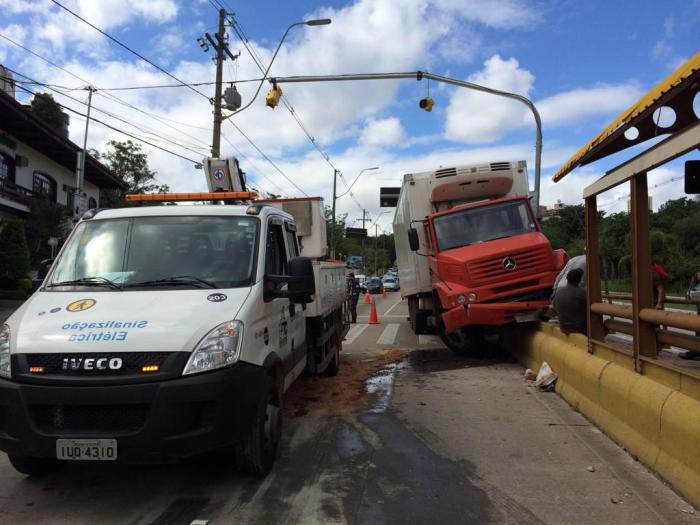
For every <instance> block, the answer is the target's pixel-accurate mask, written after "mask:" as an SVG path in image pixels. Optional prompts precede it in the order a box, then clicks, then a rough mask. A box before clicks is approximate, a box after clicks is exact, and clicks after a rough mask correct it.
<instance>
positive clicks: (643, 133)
mask: <svg viewBox="0 0 700 525" xmlns="http://www.w3.org/2000/svg"><path fill="white" fill-rule="evenodd" d="M699 90H700V52H698V53H696V54H695V55H694V56H693V57H692V58H691V59H690V60H688V61H687V62H686V63H685V64H683V65H682V66H680V67H679V68H678V69H676V70H675V71H674V72H673V73H671V74H670V75H669V76H667V77H666V78H665V79H663V80H662V81H661V82H659V83H658V84H657V85H656V86H654V87H653V88H652V89H651V90H650V91H649V92H648V93H647V94H646V95H644V96H643V97H642V98H640V99H639V100H638V101H637V102H635V103H634V104H632V105H631V106H630V107H629V108H627V109H626V110H625V111H623V112H622V114H621V115H620V116H619V117H617V118H616V119H615V120H614V121H613V122H612V123H611V124H610V125H609V126H608V127H607V128H605V129H604V130H603V131H601V132H600V133H599V134H598V135H596V136H595V137H594V138H593V139H591V140H590V141H589V142H587V143H586V144H585V145H584V146H583V147H582V148H581V149H580V150H578V151H577V152H576V153H575V154H574V155H573V157H571V158H570V159H569V160H568V161H567V162H566V164H564V165H563V166H562V167H561V168H560V169H559V171H557V172H556V173H555V174H554V176H553V177H552V179H553V180H554V182H557V181H559V180H560V179H562V178H563V177H564V176H565V175H566V174H567V173H569V172H570V171H572V170H574V169H575V168H577V167H579V166H583V165H585V164H590V163H591V162H593V161H596V160H598V159H601V158H603V157H607V156H608V155H612V154H613V153H617V152H618V151H621V150H623V149H626V148H629V147H630V146H634V145H635V144H639V143H641V142H644V141H646V140H649V139H650V138H653V137H655V136H658V135H661V134H666V133H675V132H676V131H680V130H682V129H684V128H686V127H687V126H688V125H690V124H692V123H694V122H696V121H697V120H698V116H697V115H696V114H695V112H694V111H693V99H694V97H695V95H696V94H697V93H698V91H699ZM666 106H668V107H670V108H672V109H673V110H674V111H675V117H676V118H675V121H674V122H673V124H672V125H670V126H668V127H661V126H659V125H658V122H655V121H654V119H653V114H654V111H655V110H656V109H657V108H660V107H666ZM657 120H658V119H657ZM631 128H636V129H637V131H638V134H637V136H636V137H634V134H633V133H631V132H630V133H628V134H627V135H628V136H632V138H628V136H625V132H626V131H627V130H631Z"/></svg>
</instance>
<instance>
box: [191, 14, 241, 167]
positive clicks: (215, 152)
mask: <svg viewBox="0 0 700 525" xmlns="http://www.w3.org/2000/svg"><path fill="white" fill-rule="evenodd" d="M226 14H227V13H226V10H225V9H220V10H219V31H218V32H217V33H216V34H214V38H212V36H211V35H210V34H209V33H204V38H202V37H200V38H198V39H197V42H199V45H200V47H201V48H202V49H203V50H204V51H205V52H206V51H209V48H210V47H212V48H213V49H214V51H215V52H216V58H215V60H216V84H215V86H214V98H213V99H212V100H211V102H212V103H213V104H214V134H213V136H212V139H211V156H212V157H213V158H215V159H218V158H219V157H220V156H221V122H222V121H223V117H222V116H221V99H222V96H221V90H222V86H221V83H222V81H223V70H224V60H226V57H227V56H228V57H229V58H230V59H231V60H236V59H237V58H238V57H239V56H240V53H239V54H238V55H233V54H232V53H231V51H230V50H229V48H228V45H226ZM205 38H206V40H205ZM207 42H208V43H207ZM227 93H228V90H227ZM236 95H237V94H236ZM224 98H226V99H227V104H226V109H238V107H240V95H237V98H238V105H237V106H234V107H233V108H232V107H230V103H229V101H228V95H226V96H225V97H224Z"/></svg>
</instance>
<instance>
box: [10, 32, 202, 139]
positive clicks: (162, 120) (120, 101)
mask: <svg viewBox="0 0 700 525" xmlns="http://www.w3.org/2000/svg"><path fill="white" fill-rule="evenodd" d="M0 38H4V39H5V40H7V41H8V42H10V43H11V44H13V45H15V46H17V47H19V48H20V49H22V50H24V51H26V52H27V53H29V54H31V55H33V56H35V57H37V58H38V59H40V60H42V61H44V62H46V63H47V64H49V65H51V66H53V67H55V68H56V69H59V70H60V71H63V72H64V73H67V74H68V75H70V76H72V77H73V78H75V79H77V80H80V81H81V82H85V83H86V84H92V83H91V82H90V81H89V80H86V79H84V78H82V77H80V76H78V75H76V74H75V73H73V72H72V71H69V70H68V69H66V68H64V67H62V66H59V65H58V64H56V63H54V62H52V61H51V60H49V59H48V58H46V57H44V56H42V55H40V54H38V53H36V52H35V51H33V50H31V49H29V48H27V47H25V46H23V45H22V44H20V43H18V42H15V41H14V40H12V39H11V38H9V37H7V36H5V35H3V34H2V33H0ZM93 87H96V86H93ZM96 89H98V90H101V88H99V87H96ZM97 94H98V95H102V96H104V97H105V98H108V99H109V100H112V101H113V102H117V103H118V104H121V105H123V106H125V107H128V108H131V109H133V110H135V111H137V112H139V113H141V114H143V115H145V116H147V117H149V118H151V119H153V120H155V121H157V122H159V123H161V124H163V125H164V126H166V127H168V128H170V129H172V130H175V131H177V132H178V133H181V134H182V135H185V136H186V137H189V138H191V139H194V140H196V141H198V142H199V143H200V144H204V146H205V147H206V148H209V145H208V144H206V143H204V142H203V141H202V140H201V139H199V138H197V137H195V136H193V135H190V134H189V133H187V132H185V131H183V130H181V129H179V128H176V127H175V126H173V125H171V124H168V122H166V121H169V122H174V123H175V124H179V125H182V126H188V127H191V128H195V129H201V130H204V131H209V132H211V129H210V128H203V127H200V126H194V125H192V124H187V123H184V122H178V121H175V120H172V119H168V118H166V117H163V116H161V115H157V114H155V113H151V112H149V111H146V110H144V109H141V108H139V107H137V106H134V105H133V104H131V103H129V102H127V101H126V100H123V99H121V98H119V97H117V96H116V95H112V94H111V93H106V94H104V95H103V94H102V93H100V91H98V92H97Z"/></svg>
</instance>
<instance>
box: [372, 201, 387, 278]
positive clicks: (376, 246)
mask: <svg viewBox="0 0 700 525" xmlns="http://www.w3.org/2000/svg"><path fill="white" fill-rule="evenodd" d="M385 213H389V210H386V211H383V212H382V213H380V214H379V215H377V218H376V219H375V220H374V273H377V251H378V250H379V217H381V216H382V215H384V214H385ZM382 229H383V228H382Z"/></svg>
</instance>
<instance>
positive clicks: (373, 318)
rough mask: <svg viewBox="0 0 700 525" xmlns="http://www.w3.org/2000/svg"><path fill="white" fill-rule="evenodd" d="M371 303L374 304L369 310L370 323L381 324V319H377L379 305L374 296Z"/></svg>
mask: <svg viewBox="0 0 700 525" xmlns="http://www.w3.org/2000/svg"><path fill="white" fill-rule="evenodd" d="M370 304H371V305H372V306H371V307H370V311H369V324H379V319H377V307H376V305H375V304H374V297H372V302H371V303H370Z"/></svg>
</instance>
